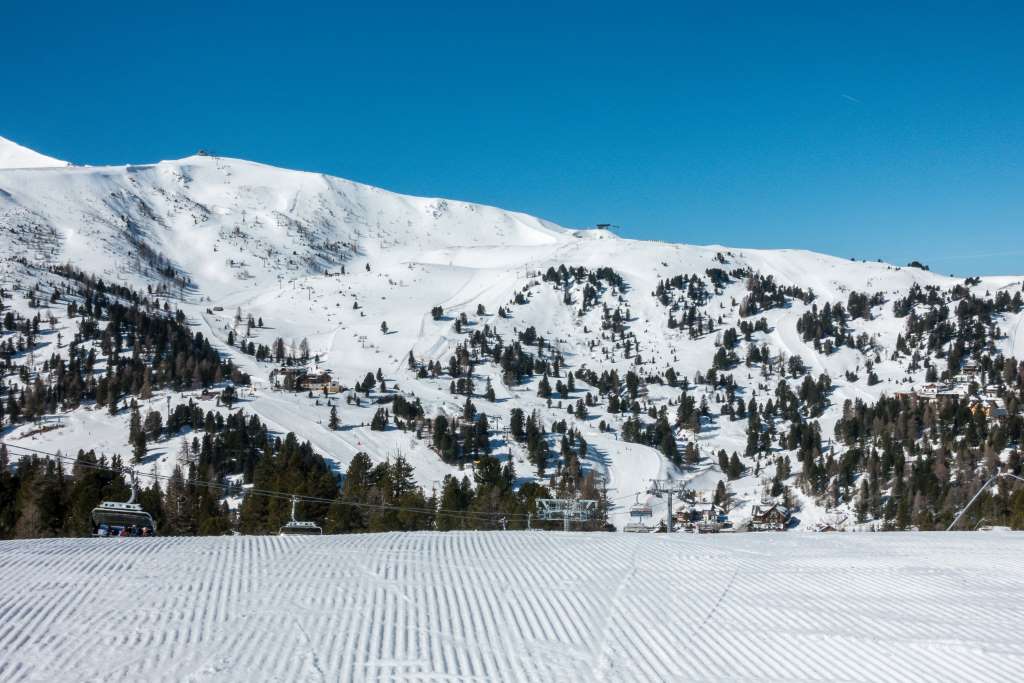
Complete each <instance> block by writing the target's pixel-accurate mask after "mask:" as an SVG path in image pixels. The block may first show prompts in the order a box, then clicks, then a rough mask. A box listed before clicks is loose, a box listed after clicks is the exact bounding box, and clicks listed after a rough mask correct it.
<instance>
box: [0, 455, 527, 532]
mask: <svg viewBox="0 0 1024 683" xmlns="http://www.w3.org/2000/svg"><path fill="white" fill-rule="evenodd" d="M6 445H7V447H8V448H16V449H20V450H22V451H27V452H29V453H32V454H35V455H42V456H46V457H47V458H54V459H56V460H62V461H65V462H70V463H72V464H77V465H80V466H82V467H87V468H93V469H98V470H105V471H109V472H114V473H116V474H122V475H123V474H125V473H127V472H130V471H132V470H134V468H132V467H126V466H122V467H120V468H115V467H112V466H110V465H101V464H100V463H94V462H89V461H88V460H81V459H79V458H77V457H71V456H66V455H61V454H59V453H51V452H49V451H42V450H39V449H35V448H29V447H28V446H20V445H17V444H6ZM137 474H138V476H143V477H149V478H151V479H154V480H162V481H170V480H172V479H173V478H174V477H172V476H169V475H166V474H158V473H156V472H137ZM183 482H184V483H185V484H186V485H191V486H204V487H206V488H212V489H219V490H221V491H224V492H230V491H232V490H235V489H237V486H233V485H230V484H222V483H220V482H212V481H205V480H202V479H184V480H183ZM243 495H245V496H250V495H255V496H264V497H266V498H274V499H279V500H289V501H290V500H291V499H292V498H298V499H299V500H300V501H301V502H306V503H323V504H327V505H331V504H334V503H338V504H340V505H347V506H350V507H355V508H361V509H367V510H384V511H387V510H394V511H403V512H415V513H421V514H430V515H442V516H445V517H458V518H462V519H467V520H473V521H483V520H490V521H496V520H497V519H498V518H499V517H506V518H508V517H515V518H519V519H523V520H526V519H527V518H529V517H530V516H531V515H529V514H522V513H508V512H478V511H474V510H460V511H448V510H443V509H440V508H438V509H433V508H421V507H411V506H403V505H389V504H387V503H361V502H356V501H347V500H343V499H341V498H321V497H318V496H309V495H304V494H293V493H286V492H283V491H272V490H268V489H257V488H249V489H247V490H244V491H243ZM474 518H476V519H474Z"/></svg>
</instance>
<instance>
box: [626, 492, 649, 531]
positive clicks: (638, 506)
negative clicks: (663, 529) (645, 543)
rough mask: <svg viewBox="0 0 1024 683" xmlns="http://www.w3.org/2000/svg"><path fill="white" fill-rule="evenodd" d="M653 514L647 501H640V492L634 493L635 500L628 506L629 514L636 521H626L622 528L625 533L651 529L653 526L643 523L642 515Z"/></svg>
mask: <svg viewBox="0 0 1024 683" xmlns="http://www.w3.org/2000/svg"><path fill="white" fill-rule="evenodd" d="M653 514H654V511H653V510H652V509H651V506H650V505H648V504H647V503H641V502H640V494H639V493H638V494H636V500H635V502H634V503H633V505H631V506H630V507H629V516H630V517H633V518H635V520H636V521H631V522H627V523H626V525H625V526H624V527H622V530H623V531H625V532H627V533H634V534H645V533H648V532H650V531H653V527H649V526H647V525H646V524H644V517H650V516H652V515H653Z"/></svg>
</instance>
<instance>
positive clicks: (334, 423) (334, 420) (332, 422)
mask: <svg viewBox="0 0 1024 683" xmlns="http://www.w3.org/2000/svg"><path fill="white" fill-rule="evenodd" d="M327 426H328V428H329V429H330V430H331V431H336V430H337V429H338V426H339V422H338V408H337V406H331V417H330V418H329V419H328V420H327Z"/></svg>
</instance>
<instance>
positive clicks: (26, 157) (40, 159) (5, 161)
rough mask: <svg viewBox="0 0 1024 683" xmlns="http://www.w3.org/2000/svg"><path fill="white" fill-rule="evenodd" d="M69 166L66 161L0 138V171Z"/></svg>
mask: <svg viewBox="0 0 1024 683" xmlns="http://www.w3.org/2000/svg"><path fill="white" fill-rule="evenodd" d="M70 165H71V164H69V163H68V162H66V161H61V160H60V159H54V158H53V157H48V156H46V155H45V154H40V153H39V152H36V151H34V150H31V149H29V148H28V147H23V146H22V145H19V144H18V143H16V142H14V141H12V140H8V139H7V138H5V137H0V169H4V168H53V167H59V166H70Z"/></svg>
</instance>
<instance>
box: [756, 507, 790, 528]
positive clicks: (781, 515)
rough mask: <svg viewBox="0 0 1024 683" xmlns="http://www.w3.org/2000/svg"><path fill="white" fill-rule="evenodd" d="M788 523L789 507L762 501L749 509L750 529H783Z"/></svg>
mask: <svg viewBox="0 0 1024 683" xmlns="http://www.w3.org/2000/svg"><path fill="white" fill-rule="evenodd" d="M788 525H789V509H788V508H786V506H784V505H780V504H779V503H775V502H771V501H768V502H766V501H762V502H761V503H760V504H758V505H755V506H754V507H753V509H752V510H751V513H750V530H751V531H785V530H786V527H787V526H788Z"/></svg>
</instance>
